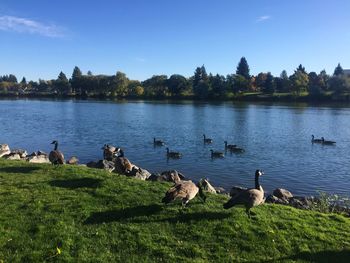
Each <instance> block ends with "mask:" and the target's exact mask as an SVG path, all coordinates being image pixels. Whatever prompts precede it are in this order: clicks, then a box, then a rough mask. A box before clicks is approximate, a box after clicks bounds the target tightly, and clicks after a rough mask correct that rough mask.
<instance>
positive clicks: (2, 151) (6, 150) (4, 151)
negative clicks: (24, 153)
mask: <svg viewBox="0 0 350 263" xmlns="http://www.w3.org/2000/svg"><path fill="white" fill-rule="evenodd" d="M10 153H11V151H10V147H9V146H8V144H0V158H1V157H3V156H5V155H8V154H10Z"/></svg>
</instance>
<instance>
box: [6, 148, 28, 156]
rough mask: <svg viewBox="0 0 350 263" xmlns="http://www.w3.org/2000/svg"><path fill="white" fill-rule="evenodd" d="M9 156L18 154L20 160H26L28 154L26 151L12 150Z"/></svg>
mask: <svg viewBox="0 0 350 263" xmlns="http://www.w3.org/2000/svg"><path fill="white" fill-rule="evenodd" d="M10 154H11V155H15V154H18V155H19V157H20V158H26V157H27V154H28V153H27V151H26V150H22V149H16V150H12V151H11V153H10Z"/></svg>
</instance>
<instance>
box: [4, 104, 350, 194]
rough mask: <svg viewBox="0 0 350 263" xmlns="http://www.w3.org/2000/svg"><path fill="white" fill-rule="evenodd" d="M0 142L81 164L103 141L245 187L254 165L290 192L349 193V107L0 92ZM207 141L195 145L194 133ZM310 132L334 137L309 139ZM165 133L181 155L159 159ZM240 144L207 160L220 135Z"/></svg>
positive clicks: (158, 166)
mask: <svg viewBox="0 0 350 263" xmlns="http://www.w3.org/2000/svg"><path fill="white" fill-rule="evenodd" d="M0 123H1V126H0V143H8V144H9V145H10V147H11V148H24V149H27V151H28V152H32V151H35V150H39V149H40V150H44V151H46V152H49V151H50V150H51V148H52V147H51V145H50V142H51V141H52V140H54V139H56V140H58V141H59V142H60V145H59V148H60V149H61V150H62V151H63V152H64V154H65V156H66V157H69V156H72V155H76V156H78V157H79V159H80V161H81V162H82V163H86V162H88V161H91V160H97V159H101V158H102V151H101V150H100V149H101V147H102V146H103V144H105V143H109V144H113V145H117V146H122V147H123V148H124V149H125V154H126V156H127V157H128V158H129V159H130V160H131V161H132V162H134V163H135V164H137V165H139V166H141V167H143V168H146V169H148V170H149V171H151V172H161V171H163V170H168V169H177V170H179V171H181V172H182V173H184V174H185V175H186V176H187V177H190V178H193V179H200V178H202V177H207V178H209V180H210V181H211V182H212V183H213V184H214V185H216V186H222V187H225V188H229V187H230V186H232V185H242V186H249V187H253V185H254V180H253V176H254V171H255V170H256V169H258V168H259V169H263V170H264V171H265V176H264V177H262V179H261V183H262V185H263V187H264V189H265V190H267V191H271V190H273V189H274V188H276V187H283V188H287V189H289V190H290V191H292V193H294V194H298V195H305V194H307V195H308V194H315V193H316V191H318V190H322V191H327V192H330V193H337V194H342V195H350V190H349V189H350V180H349V179H350V172H349V168H350V108H346V107H311V106H306V105H268V104H249V103H247V104H233V103H219V104H206V103H192V102H183V103H164V102H144V101H140V102H134V101H133V102H99V101H49V100H0ZM203 133H205V134H206V135H207V136H208V137H210V138H212V139H213V140H214V143H213V144H212V145H203V138H202V134H203ZM311 134H314V135H315V136H316V138H319V137H321V136H324V137H325V138H326V139H329V140H336V141H337V145H336V146H322V145H319V144H314V145H313V144H312V143H311ZM153 137H157V138H161V139H163V140H165V141H166V143H167V146H168V147H169V148H170V150H175V151H180V152H181V153H183V158H182V159H180V160H169V161H167V158H166V154H165V148H164V147H157V148H154V147H153ZM225 140H227V141H228V142H229V143H231V144H237V145H239V146H241V147H243V148H245V149H246V152H245V153H244V154H238V155H237V154H233V155H231V154H227V155H226V156H225V158H224V159H215V160H212V159H211V157H210V149H214V150H221V151H223V150H224V141H225Z"/></svg>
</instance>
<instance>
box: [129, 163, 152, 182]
mask: <svg viewBox="0 0 350 263" xmlns="http://www.w3.org/2000/svg"><path fill="white" fill-rule="evenodd" d="M127 175H128V176H133V177H135V178H137V179H141V180H147V179H148V178H149V177H150V176H151V173H150V172H149V171H147V170H146V169H142V168H138V167H136V166H134V167H133V169H132V170H131V172H130V173H129V174H127Z"/></svg>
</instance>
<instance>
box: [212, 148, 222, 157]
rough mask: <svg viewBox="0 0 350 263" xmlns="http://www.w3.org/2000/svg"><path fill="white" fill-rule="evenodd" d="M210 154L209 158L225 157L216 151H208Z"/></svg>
mask: <svg viewBox="0 0 350 263" xmlns="http://www.w3.org/2000/svg"><path fill="white" fill-rule="evenodd" d="M210 152H211V158H223V157H225V155H224V153H223V152H217V151H214V150H212V149H211V150H210Z"/></svg>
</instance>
